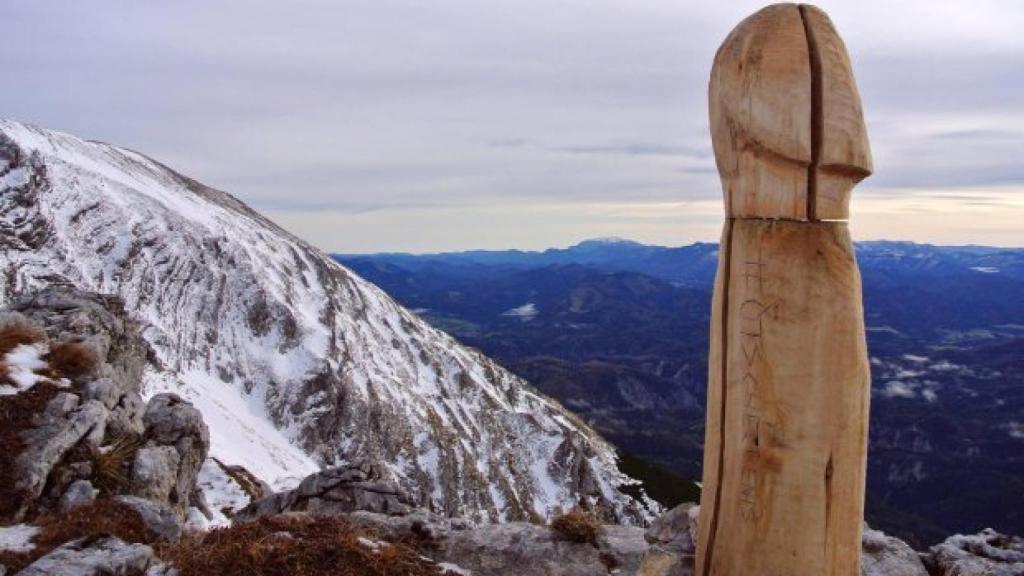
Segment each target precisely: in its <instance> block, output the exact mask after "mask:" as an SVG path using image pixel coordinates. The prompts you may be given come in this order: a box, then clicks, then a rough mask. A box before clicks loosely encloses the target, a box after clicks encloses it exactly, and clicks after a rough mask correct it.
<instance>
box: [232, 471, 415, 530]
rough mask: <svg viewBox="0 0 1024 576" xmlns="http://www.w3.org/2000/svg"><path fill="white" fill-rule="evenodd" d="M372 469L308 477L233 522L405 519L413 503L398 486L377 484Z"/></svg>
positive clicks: (245, 510) (377, 477)
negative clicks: (286, 517) (290, 517)
mask: <svg viewBox="0 0 1024 576" xmlns="http://www.w3.org/2000/svg"><path fill="white" fill-rule="evenodd" d="M380 477H381V475H380V474H378V473H377V472H376V471H375V470H374V469H373V467H371V466H362V465H347V466H339V467H336V468H329V469H327V470H322V471H320V472H317V473H315V474H311V475H309V476H307V477H306V478H305V479H304V480H303V481H302V482H301V483H300V484H299V485H298V487H296V488H295V489H294V490H289V491H287V492H279V493H276V494H271V495H270V496H267V497H265V498H261V499H259V500H256V501H254V502H252V503H251V504H249V505H248V506H246V507H245V508H243V509H242V510H240V511H239V512H238V513H237V514H236V515H235V517H234V518H235V520H239V521H243V522H244V521H247V520H254V519H256V518H260V517H263V516H273V515H276V514H281V513H284V512H308V513H310V514H314V515H321V516H327V515H335V514H346V513H349V512H355V511H359V510H362V511H368V512H377V513H380V514H387V515H399V516H400V515H404V514H408V513H409V511H410V505H411V504H412V500H411V499H410V498H409V496H408V495H407V494H405V493H404V492H403V491H402V489H401V488H399V487H398V486H396V485H394V484H391V483H388V482H385V481H382V480H380Z"/></svg>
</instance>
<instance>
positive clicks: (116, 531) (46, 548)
mask: <svg viewBox="0 0 1024 576" xmlns="http://www.w3.org/2000/svg"><path fill="white" fill-rule="evenodd" d="M37 524H38V525H39V526H40V531H39V534H38V535H36V537H35V538H34V539H33V542H34V543H35V548H34V549H33V550H32V551H30V552H25V553H21V554H14V553H11V552H6V553H3V554H2V555H0V564H3V565H4V566H6V567H7V570H8V572H9V573H15V572H17V571H18V570H20V569H22V568H23V567H25V566H27V565H29V564H31V563H32V562H34V561H35V560H36V559H38V558H40V557H42V556H44V555H46V554H47V553H49V552H50V551H51V550H53V549H54V548H57V547H58V546H60V545H61V544H64V543H65V542H70V541H71V540H77V539H78V538H99V537H103V536H114V537H117V538H120V539H121V540H124V541H125V542H141V543H143V544H152V543H154V542H156V540H157V536H156V535H155V534H153V533H151V532H150V531H149V530H147V529H146V526H145V524H143V522H142V519H141V518H140V517H139V515H138V514H137V513H136V512H135V511H133V510H131V509H130V508H128V507H126V506H122V505H120V504H118V503H116V502H114V501H112V500H106V499H100V500H97V501H95V502H93V503H91V504H86V505H85V506H81V507H79V508H76V509H74V510H73V511H71V512H69V513H68V514H62V515H59V516H57V515H54V516H46V517H42V518H39V519H38V521H37Z"/></svg>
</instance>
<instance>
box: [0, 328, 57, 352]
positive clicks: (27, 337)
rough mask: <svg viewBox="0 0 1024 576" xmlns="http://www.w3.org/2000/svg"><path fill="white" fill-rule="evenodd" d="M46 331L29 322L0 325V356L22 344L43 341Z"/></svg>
mask: <svg viewBox="0 0 1024 576" xmlns="http://www.w3.org/2000/svg"><path fill="white" fill-rule="evenodd" d="M45 341H46V333H45V332H43V331H42V330H41V329H40V328H38V327H36V326H33V325H31V324H8V325H6V326H0V357H2V356H4V355H5V354H7V353H8V352H10V351H11V350H14V349H15V348H17V347H18V346H21V345H22V344H35V343H37V342H45Z"/></svg>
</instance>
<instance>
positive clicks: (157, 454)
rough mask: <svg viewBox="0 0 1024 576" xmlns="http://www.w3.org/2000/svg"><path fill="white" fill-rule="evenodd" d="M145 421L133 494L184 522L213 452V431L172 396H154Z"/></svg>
mask: <svg viewBox="0 0 1024 576" xmlns="http://www.w3.org/2000/svg"><path fill="white" fill-rule="evenodd" d="M142 421H143V423H144V425H145V429H146V432H145V437H146V438H147V443H146V446H145V447H143V448H142V449H140V450H139V451H138V452H137V453H136V455H135V460H134V462H133V463H132V476H133V483H132V488H131V492H132V493H133V494H136V495H138V496H142V497H145V498H151V499H153V500H155V501H157V502H160V503H161V504H166V505H167V506H168V507H169V508H170V509H172V510H174V512H175V513H176V514H177V515H178V517H179V519H184V518H185V516H186V514H187V512H188V507H189V503H190V501H191V496H192V492H193V491H194V490H195V486H196V477H197V476H199V469H200V468H201V467H202V465H203V461H205V460H206V456H207V454H208V453H209V451H210V431H209V429H208V428H207V426H206V423H205V422H203V415H202V414H201V413H200V412H199V410H197V409H196V408H195V407H194V406H192V405H191V404H189V403H188V402H186V401H185V400H183V399H181V397H179V396H178V395H177V394H171V393H165V394H157V395H155V396H153V398H151V399H150V401H149V403H148V404H147V405H146V412H145V414H144V416H143V417H142ZM172 450H173V453H172ZM147 482H152V483H154V484H157V485H152V486H148V487H147V486H146V483H147Z"/></svg>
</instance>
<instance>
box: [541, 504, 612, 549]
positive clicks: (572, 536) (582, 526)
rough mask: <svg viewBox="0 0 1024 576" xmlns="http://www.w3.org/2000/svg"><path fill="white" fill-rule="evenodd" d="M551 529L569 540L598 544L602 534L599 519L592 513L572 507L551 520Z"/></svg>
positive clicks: (602, 528) (602, 530)
mask: <svg viewBox="0 0 1024 576" xmlns="http://www.w3.org/2000/svg"><path fill="white" fill-rule="evenodd" d="M551 530H552V531H554V532H555V533H556V534H558V535H560V536H562V537H563V538H565V539H566V540H568V541H570V542H576V543H578V544H593V545H594V546H597V545H598V540H599V539H600V538H601V536H602V535H603V534H604V527H603V526H602V525H601V521H600V520H599V519H598V518H597V516H594V515H593V514H592V513H590V512H587V511H586V510H582V509H580V508H574V509H573V510H572V511H570V512H568V513H566V514H562V515H561V516H558V517H556V518H555V519H554V520H552V521H551Z"/></svg>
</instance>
